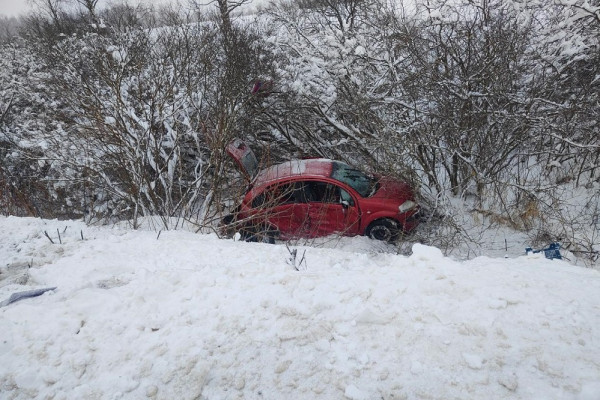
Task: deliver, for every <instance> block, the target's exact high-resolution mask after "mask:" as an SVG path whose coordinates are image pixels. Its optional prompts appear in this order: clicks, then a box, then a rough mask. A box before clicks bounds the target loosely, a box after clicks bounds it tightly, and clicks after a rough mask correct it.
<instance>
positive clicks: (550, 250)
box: [525, 242, 562, 260]
mask: <svg viewBox="0 0 600 400" xmlns="http://www.w3.org/2000/svg"><path fill="white" fill-rule="evenodd" d="M541 252H544V257H546V258H547V259H549V260H554V259H557V260H562V256H561V255H560V243H557V242H554V243H550V244H549V245H548V247H546V248H545V249H539V250H533V249H532V248H531V247H527V248H525V254H530V253H534V254H535V253H541Z"/></svg>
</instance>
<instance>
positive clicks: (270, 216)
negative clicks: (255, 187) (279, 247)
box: [252, 182, 309, 239]
mask: <svg viewBox="0 0 600 400" xmlns="http://www.w3.org/2000/svg"><path fill="white" fill-rule="evenodd" d="M252 207H253V208H255V209H259V210H260V214H261V215H262V216H263V218H264V219H266V220H267V221H268V222H269V224H270V225H271V226H273V227H275V228H277V230H278V231H279V234H280V237H281V238H282V239H293V238H300V237H306V236H307V235H308V230H309V219H308V203H307V201H306V197H305V190H304V188H303V184H302V183H301V182H286V183H278V184H275V185H271V186H269V187H267V188H266V189H265V190H264V191H263V192H262V193H261V194H260V195H258V196H256V197H255V199H254V200H253V202H252Z"/></svg>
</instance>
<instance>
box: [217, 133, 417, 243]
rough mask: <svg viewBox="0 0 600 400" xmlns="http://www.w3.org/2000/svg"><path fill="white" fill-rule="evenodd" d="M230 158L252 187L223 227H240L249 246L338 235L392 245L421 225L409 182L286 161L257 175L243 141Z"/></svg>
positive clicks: (329, 164)
mask: <svg viewBox="0 0 600 400" xmlns="http://www.w3.org/2000/svg"><path fill="white" fill-rule="evenodd" d="M227 152H228V153H229V155H230V156H232V157H233V158H234V160H235V161H236V162H237V163H238V165H239V166H240V168H241V170H242V171H243V172H244V174H245V175H246V176H247V178H248V180H249V181H250V186H249V188H248V191H247V193H246V195H245V196H244V198H243V200H242V202H241V204H240V206H239V208H238V209H237V213H236V214H234V215H230V216H228V217H226V219H225V220H224V222H225V223H226V224H229V225H231V224H233V223H236V222H237V224H238V227H240V229H239V230H240V232H241V233H242V235H243V237H244V238H245V239H246V240H253V241H256V240H259V241H269V242H273V241H274V238H275V237H279V238H281V239H292V238H314V237H319V236H327V235H330V234H333V233H338V234H343V235H346V236H355V235H366V236H368V237H370V238H372V239H377V240H386V241H393V240H395V239H397V238H398V236H399V235H400V233H402V232H410V231H411V230H413V229H414V228H415V227H416V226H417V224H418V218H417V214H418V212H419V206H418V204H417V202H416V200H415V197H414V193H413V190H412V189H411V187H410V186H409V185H408V184H407V183H406V182H402V181H398V180H395V179H391V178H385V177H380V178H373V177H370V176H368V175H366V174H364V173H363V172H361V171H359V170H357V169H354V168H352V167H350V166H349V165H347V164H345V163H343V162H340V161H333V160H329V159H323V158H319V159H306V160H292V161H286V162H284V163H281V164H278V165H274V166H272V167H269V168H266V169H263V170H260V171H259V170H258V162H257V160H256V157H255V156H254V153H253V152H252V151H251V150H250V148H249V147H248V146H247V145H246V144H245V143H244V142H243V141H241V140H239V139H236V140H234V141H233V142H232V143H231V144H230V145H229V146H228V147H227Z"/></svg>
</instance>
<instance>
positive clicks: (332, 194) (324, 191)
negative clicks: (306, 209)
mask: <svg viewBox="0 0 600 400" xmlns="http://www.w3.org/2000/svg"><path fill="white" fill-rule="evenodd" d="M308 186H309V189H310V193H311V200H310V201H315V202H319V203H338V204H339V203H340V202H341V197H340V196H341V195H340V190H341V189H340V188H339V187H338V186H336V185H333V184H331V183H327V182H317V181H311V182H308Z"/></svg>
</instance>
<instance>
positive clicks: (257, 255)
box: [0, 217, 600, 400]
mask: <svg viewBox="0 0 600 400" xmlns="http://www.w3.org/2000/svg"><path fill="white" fill-rule="evenodd" d="M0 226H1V227H2V229H1V230H0V272H1V274H0V302H1V301H3V300H6V299H8V298H9V297H10V295H11V294H12V293H14V292H18V291H23V290H28V289H34V288H45V287H54V286H56V287H57V289H56V290H54V291H51V292H47V293H45V294H44V295H42V296H39V297H35V298H30V299H24V300H21V301H18V302H15V303H12V304H10V305H7V306H5V307H2V308H0V398H2V399H30V398H35V399H119V398H123V399H144V398H156V399H211V400H212V399H385V400H388V399H528V400H529V399H544V400H548V399H580V400H583V399H585V400H597V399H600V296H599V293H600V273H599V272H598V271H597V270H593V269H585V268H580V267H575V266H572V265H570V264H568V263H567V262H563V261H556V260H554V261H550V260H546V259H544V258H541V257H539V256H537V255H536V256H520V257H513V258H508V259H505V258H486V257H479V258H476V259H474V260H470V261H464V262H457V261H453V260H451V259H449V258H445V257H444V256H442V254H441V252H440V251H439V250H437V249H435V248H432V247H425V246H422V245H415V246H414V247H413V254H412V255H411V256H410V257H405V256H400V255H395V254H391V253H387V252H385V250H386V248H385V246H382V245H381V244H376V243H374V242H372V241H370V240H368V239H365V238H351V239H349V238H345V239H340V240H337V241H335V243H336V244H337V248H315V247H300V248H298V258H300V256H301V255H302V254H303V253H304V251H305V250H306V252H305V262H303V263H302V264H301V265H298V264H299V263H298V262H296V266H297V267H298V268H297V269H296V268H294V266H293V263H292V262H290V261H289V260H288V259H289V258H290V253H289V251H288V249H287V248H286V247H285V246H284V245H268V244H258V243H240V242H234V241H232V240H220V239H217V238H216V236H214V235H201V234H194V233H191V232H186V231H169V232H161V233H160V235H159V234H158V233H157V232H153V231H128V230H120V229H117V228H106V227H88V226H85V225H84V224H83V223H81V222H74V221H44V220H40V219H32V218H14V217H9V218H6V217H0ZM57 230H58V231H57ZM44 232H47V233H48V235H49V236H50V237H51V238H52V240H53V241H54V242H55V244H52V243H50V240H49V239H48V238H47V237H46V236H45V235H44ZM59 233H60V236H61V238H60V241H62V244H61V243H59V239H58V235H59ZM330 247H331V246H330ZM294 248H296V247H294Z"/></svg>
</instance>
